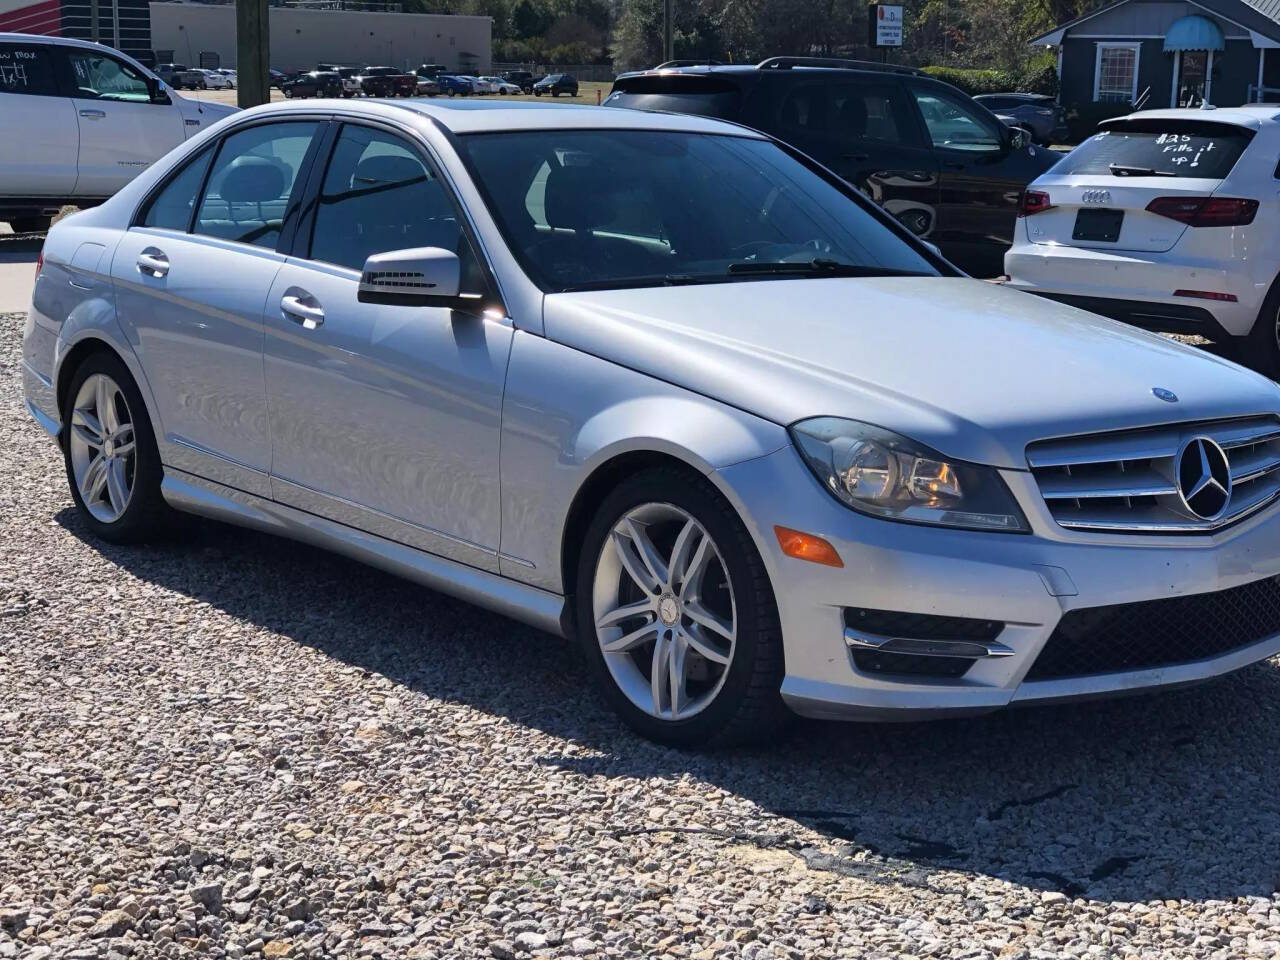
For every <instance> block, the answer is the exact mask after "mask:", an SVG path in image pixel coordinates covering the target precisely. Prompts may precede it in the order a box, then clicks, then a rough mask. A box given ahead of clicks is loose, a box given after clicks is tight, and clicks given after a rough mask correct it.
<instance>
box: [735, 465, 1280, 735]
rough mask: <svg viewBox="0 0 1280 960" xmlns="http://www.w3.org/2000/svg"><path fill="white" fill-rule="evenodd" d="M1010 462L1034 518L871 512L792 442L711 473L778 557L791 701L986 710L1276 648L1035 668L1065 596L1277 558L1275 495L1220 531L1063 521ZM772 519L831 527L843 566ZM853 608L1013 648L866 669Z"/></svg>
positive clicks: (1087, 596)
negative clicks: (982, 626) (957, 625)
mask: <svg viewBox="0 0 1280 960" xmlns="http://www.w3.org/2000/svg"><path fill="white" fill-rule="evenodd" d="M1002 475H1003V476H1004V478H1005V481H1006V482H1007V483H1008V485H1009V488H1010V490H1011V491H1012V492H1013V494H1014V496H1015V497H1016V498H1017V499H1018V501H1019V503H1020V505H1021V506H1022V509H1023V511H1024V513H1025V514H1026V515H1027V518H1028V520H1029V522H1030V524H1031V526H1032V532H1031V533H1030V534H1000V533H983V532H969V531H963V530H949V529H944V528H936V527H926V526H920V525H912V524H905V523H895V522H892V521H885V520H880V519H876V518H873V517H867V516H863V515H861V514H859V513H856V512H855V511H853V510H850V509H848V508H847V507H845V506H844V505H842V504H840V503H837V502H836V501H835V499H834V498H832V497H831V496H829V495H828V494H827V493H826V492H825V491H823V490H822V488H821V487H820V486H819V485H818V483H817V481H816V480H815V479H814V478H813V476H812V475H811V474H810V473H809V471H808V469H807V468H806V467H805V466H804V465H803V463H802V462H801V461H800V459H799V456H798V455H797V454H796V453H795V451H794V450H792V449H790V448H784V449H782V450H779V451H778V452H776V453H774V454H771V455H770V456H768V457H763V458H760V459H757V460H751V461H747V462H745V463H741V464H736V465H734V466H732V467H728V468H725V469H723V470H721V471H719V472H718V473H717V474H716V478H717V479H718V480H719V481H720V486H721V489H722V490H723V491H724V492H725V494H726V495H727V496H728V497H729V498H730V499H731V500H733V501H734V504H735V506H736V507H737V508H738V510H739V514H740V516H742V517H743V519H744V522H746V523H747V525H748V528H749V529H750V531H751V533H752V536H753V537H754V539H755V541H756V544H757V546H758V547H759V549H760V552H761V555H762V557H763V559H764V562H765V565H766V567H767V568H768V570H769V574H770V577H771V580H772V583H773V588H774V594H775V597H776V599H777V603H778V612H779V615H780V617H781V622H782V634H783V638H784V640H783V642H784V647H785V660H786V676H785V679H784V681H783V685H782V695H783V697H784V699H785V700H786V701H787V703H788V704H789V705H790V706H791V708H792V709H793V710H795V711H796V712H797V713H801V714H804V715H806V716H816V717H826V718H843V719H863V720H908V719H922V718H927V717H935V716H946V715H958V714H971V713H982V712H986V711H990V710H995V709H999V708H1001V707H1005V706H1009V705H1011V704H1020V703H1036V702H1050V701H1062V700H1071V699H1078V698H1089V697H1098V696H1106V695H1116V694H1122V693H1129V692H1136V691H1141V690H1150V689H1157V688H1162V687H1171V686H1179V685H1183V684H1187V683H1194V682H1197V681H1200V680H1205V679H1208V678H1211V677H1214V676H1217V675H1219V674H1223V673H1227V672H1230V671H1232V670H1236V669H1239V668H1240V667H1243V666H1245V665H1247V664H1249V663H1253V662H1256V661H1258V660H1263V659H1266V658H1268V657H1271V656H1273V655H1276V654H1277V653H1280V633H1277V634H1275V635H1271V636H1268V637H1266V638H1264V639H1262V640H1260V641H1258V642H1256V643H1252V644H1249V645H1247V646H1243V647H1240V648H1238V649H1234V650H1232V651H1231V652H1229V653H1226V654H1223V655H1221V656H1216V657H1211V658H1208V659H1202V660H1197V661H1194V662H1190V663H1176V664H1172V665H1168V666H1160V667H1155V668H1150V669H1140V670H1131V671H1122V672H1112V673H1102V674H1095V675H1090V676H1080V677H1066V678H1059V679H1045V680H1027V679H1026V676H1027V673H1028V671H1029V670H1030V669H1031V667H1032V665H1033V664H1034V663H1035V661H1036V658H1037V657H1038V655H1039V654H1040V652H1041V650H1042V649H1043V648H1044V646H1045V644H1046V643H1047V641H1048V640H1049V638H1050V637H1051V635H1052V634H1053V632H1054V630H1055V628H1056V627H1057V626H1058V624H1059V621H1060V620H1061V619H1062V618H1063V616H1064V614H1065V613H1067V612H1068V611H1072V610H1077V609H1082V608H1091V607H1100V606H1110V605H1115V604H1127V603H1135V602H1139V601H1145V600H1152V599H1160V598H1166V597H1172V596H1179V595H1184V594H1197V593H1207V592H1210V591H1217V590H1224V589H1228V588H1231V587H1237V586H1241V585H1244V584H1247V583H1251V582H1253V581H1257V580H1261V579H1263V578H1265V577H1270V576H1276V575H1278V574H1280V506H1278V507H1271V508H1269V509H1266V510H1264V511H1262V512H1261V513H1260V514H1258V515H1256V516H1254V517H1252V518H1250V519H1249V520H1247V521H1245V522H1243V523H1241V524H1238V525H1236V526H1234V527H1231V528H1229V529H1227V530H1225V531H1223V532H1221V533H1219V534H1216V535H1211V536H1179V537H1170V536H1159V537H1156V536H1129V535H1114V534H1094V533H1073V532H1070V531H1067V530H1064V529H1062V528H1059V527H1058V526H1057V525H1056V524H1055V523H1054V521H1053V519H1052V517H1051V516H1049V514H1048V511H1047V510H1046V508H1045V506H1044V502H1043V500H1042V499H1041V497H1040V494H1039V491H1038V489H1037V488H1036V485H1035V481H1034V480H1033V479H1032V477H1031V475H1030V474H1029V473H1026V472H1023V471H1013V470H1010V471H1002ZM780 491H786V492H787V493H786V495H782V496H780V495H779V492H780ZM775 524H777V525H781V526H785V527H790V528H792V529H796V530H802V531H805V532H808V533H813V534H817V535H819V536H821V537H824V538H825V539H827V540H828V541H829V542H830V543H831V544H832V545H833V546H834V547H835V548H836V550H837V552H838V553H839V554H840V556H841V558H842V559H843V561H844V564H845V565H844V567H843V569H835V568H831V567H824V566H819V565H817V564H813V563H807V562H805V561H802V560H797V559H794V558H792V557H788V556H786V555H785V554H783V553H782V551H781V548H780V547H779V545H778V541H777V538H776V536H775V535H774V532H773V526H774V525H775ZM850 608H870V609H873V610H891V611H902V612H908V613H920V614H930V615H936V616H944V617H962V618H972V619H975V620H995V621H1000V622H1002V623H1004V624H1005V626H1004V629H1003V630H1002V631H1001V632H1000V634H999V636H998V644H999V645H1000V646H1002V647H1005V648H1007V651H1008V652H1006V651H1001V653H1002V654H1004V655H997V656H990V657H983V658H981V659H978V660H976V661H975V662H974V664H973V666H972V667H970V668H969V669H968V671H967V672H965V673H964V675H963V676H961V677H959V678H954V679H952V678H946V677H928V676H905V675H898V676H890V675H886V674H879V673H869V672H866V671H863V670H860V669H858V667H857V666H856V665H855V663H854V658H853V655H852V651H851V649H850V647H849V646H848V644H847V643H846V638H845V629H846V623H845V611H846V610H848V609H850Z"/></svg>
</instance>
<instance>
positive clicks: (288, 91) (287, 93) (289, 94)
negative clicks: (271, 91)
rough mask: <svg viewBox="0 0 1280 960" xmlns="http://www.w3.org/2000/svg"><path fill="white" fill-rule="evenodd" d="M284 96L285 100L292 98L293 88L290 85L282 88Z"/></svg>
mask: <svg viewBox="0 0 1280 960" xmlns="http://www.w3.org/2000/svg"><path fill="white" fill-rule="evenodd" d="M284 98H285V99H286V100H292V99H293V88H292V87H285V88H284Z"/></svg>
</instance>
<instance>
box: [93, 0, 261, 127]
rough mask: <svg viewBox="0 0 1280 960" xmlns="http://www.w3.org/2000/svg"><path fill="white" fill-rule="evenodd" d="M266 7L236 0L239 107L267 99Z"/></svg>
mask: <svg viewBox="0 0 1280 960" xmlns="http://www.w3.org/2000/svg"><path fill="white" fill-rule="evenodd" d="M117 2H118V0H117ZM267 10H268V7H267V0H236V103H238V104H239V105H240V106H241V107H256V106H257V105H258V104H260V103H267V102H268V101H270V99H271V74H270V73H269V69H270V59H269V57H268V52H269V50H270V48H271V27H270V24H269V21H268V19H267Z"/></svg>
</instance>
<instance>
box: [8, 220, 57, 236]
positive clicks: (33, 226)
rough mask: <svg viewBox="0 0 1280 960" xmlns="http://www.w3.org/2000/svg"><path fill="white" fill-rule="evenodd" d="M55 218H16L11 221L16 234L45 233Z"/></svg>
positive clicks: (10, 224) (10, 223)
mask: <svg viewBox="0 0 1280 960" xmlns="http://www.w3.org/2000/svg"><path fill="white" fill-rule="evenodd" d="M52 222H53V217H14V218H13V219H12V220H10V221H9V226H11V227H13V232H14V233H44V232H45V231H46V230H48V229H49V224H50V223H52Z"/></svg>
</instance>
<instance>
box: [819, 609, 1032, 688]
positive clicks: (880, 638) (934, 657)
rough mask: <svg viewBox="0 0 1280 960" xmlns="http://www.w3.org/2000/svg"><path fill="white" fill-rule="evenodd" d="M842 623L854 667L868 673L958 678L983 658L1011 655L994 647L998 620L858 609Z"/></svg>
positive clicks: (849, 612)
mask: <svg viewBox="0 0 1280 960" xmlns="http://www.w3.org/2000/svg"><path fill="white" fill-rule="evenodd" d="M844 622H845V628H846V629H845V642H846V643H847V644H848V645H849V648H850V652H851V653H852V654H853V663H854V666H856V667H857V668H858V669H859V670H861V671H863V672H864V673H878V674H896V675H899V676H904V677H949V678H956V677H961V676H964V674H965V673H966V672H968V670H969V668H970V667H971V666H973V665H974V664H975V663H976V662H977V661H978V660H979V659H982V658H984V657H989V656H1005V655H1007V654H1012V653H1013V651H1012V650H1010V649H1009V648H1008V647H1005V646H1004V645H1002V644H999V643H996V642H995V639H996V637H998V636H999V635H1000V632H1001V631H1002V630H1003V629H1004V624H1003V623H999V622H997V621H995V620H974V619H970V618H967V617H944V616H939V615H937V614H930V613H902V612H899V611H895V610H869V609H866V608H864V607H855V608H849V609H846V610H845V612H844Z"/></svg>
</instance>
